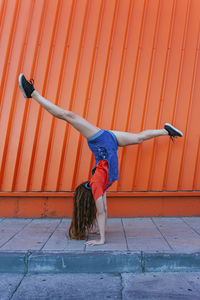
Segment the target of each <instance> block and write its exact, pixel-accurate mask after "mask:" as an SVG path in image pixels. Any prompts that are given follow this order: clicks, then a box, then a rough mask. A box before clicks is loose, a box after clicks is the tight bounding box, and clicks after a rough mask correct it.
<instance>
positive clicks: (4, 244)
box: [0, 219, 33, 249]
mask: <svg viewBox="0 0 200 300" xmlns="http://www.w3.org/2000/svg"><path fill="white" fill-rule="evenodd" d="M32 221H33V219H31V221H30V222H29V223H27V224H25V225H24V227H22V228H21V229H20V230H19V231H17V232H16V233H15V234H14V235H13V236H11V237H10V238H9V239H8V240H7V241H6V242H5V243H4V244H2V245H1V246H0V249H1V248H2V247H3V246H5V245H6V244H7V243H8V242H9V241H10V240H12V239H13V238H14V237H15V236H16V235H17V234H19V233H20V232H21V231H22V230H24V228H25V227H26V226H28V225H29V224H30V223H31V222H32Z"/></svg>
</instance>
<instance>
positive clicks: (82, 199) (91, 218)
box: [69, 182, 97, 240]
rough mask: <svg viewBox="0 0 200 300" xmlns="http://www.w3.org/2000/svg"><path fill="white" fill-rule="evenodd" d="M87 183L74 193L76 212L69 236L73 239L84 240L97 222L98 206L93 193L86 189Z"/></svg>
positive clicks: (74, 211) (82, 184)
mask: <svg viewBox="0 0 200 300" xmlns="http://www.w3.org/2000/svg"><path fill="white" fill-rule="evenodd" d="M85 184H86V182H83V183H81V184H80V185H79V186H78V187H77V188H76V190H75V193H74V198H73V200H74V210H73V216H72V221H71V225H70V228H69V236H70V238H71V239H76V240H84V239H86V237H87V235H88V231H89V229H90V228H92V226H93V225H94V222H95V220H96V212H97V210H96V204H95V201H94V197H93V195H92V191H91V190H89V189H87V188H86V187H85Z"/></svg>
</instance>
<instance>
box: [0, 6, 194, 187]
mask: <svg viewBox="0 0 200 300" xmlns="http://www.w3.org/2000/svg"><path fill="white" fill-rule="evenodd" d="M199 11H200V2H199V1H198V0H169V1H161V0H134V1H132V0H70V1H64V0H56V1H55V0H48V1H47V0H42V1H41V0H7V1H3V0H2V1H1V3H0V53H1V56H0V62H1V63H0V133H1V143H0V188H1V191H12V192H14V191H71V190H74V189H75V187H76V186H77V185H78V184H80V183H81V182H82V181H84V180H88V179H89V178H90V176H91V175H90V174H91V169H92V167H93V165H94V157H93V155H92V154H91V152H90V150H89V149H88V146H87V141H86V139H84V138H83V137H82V136H81V135H80V134H79V133H78V132H77V131H76V130H74V129H73V128H72V127H71V126H70V125H68V124H67V123H65V122H64V121H63V120H59V119H56V118H54V117H53V116H52V115H50V114H49V113H48V112H46V111H45V110H44V109H43V108H42V107H40V106H39V105H38V104H37V102H35V101H34V100H31V99H30V100H25V99H24V98H23V95H22V93H21V92H20V90H19V88H18V75H19V73H21V72H23V73H24V74H25V75H26V76H27V78H28V79H30V78H34V80H35V88H36V89H37V90H38V92H39V93H40V94H41V95H42V96H44V97H45V98H47V99H49V100H50V101H52V102H53V103H54V104H56V105H59V106H60V107H62V108H63V109H66V110H72V111H74V112H75V113H77V114H79V115H81V116H82V117H84V118H86V119H87V120H88V121H90V122H91V123H93V124H94V125H96V126H98V127H100V128H105V129H112V130H119V131H131V132H139V131H141V130H146V129H156V128H163V125H164V123H165V122H169V123H172V124H173V125H174V126H176V127H178V128H180V130H182V131H183V133H184V137H183V138H182V139H177V140H176V142H175V144H173V143H172V142H171V140H170V139H169V138H168V137H159V138H156V139H154V140H149V141H146V142H144V143H142V144H140V145H134V146H131V147H126V148H119V152H118V153H119V170H120V174H119V181H118V182H117V183H115V184H114V185H113V186H112V187H111V188H110V190H111V191H146V192H148V191H193V190H200V168H199V163H200V142H199V141H200V138H199V137H200V125H199V122H198V119H199V113H200V102H199V98H200V87H199V81H200V55H199V47H200V44H199V43H200V15H199Z"/></svg>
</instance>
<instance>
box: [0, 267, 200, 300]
mask: <svg viewBox="0 0 200 300" xmlns="http://www.w3.org/2000/svg"><path fill="white" fill-rule="evenodd" d="M7 299H13V300H40V299H42V300H44V299H45V300H47V299H48V300H57V299H63V300H67V299H70V300H73V299H77V300H81V299H87V300H90V299H91V300H95V299H99V300H103V299H123V300H128V299H134V300H137V299H142V300H146V299H148V300H150V299H162V300H166V299H170V300H176V299H181V300H185V299H187V300H190V299H191V300H197V299H198V300H199V299H200V273H197V272H196V273H146V274H135V273H134V274H133V273H122V274H109V273H102V274H56V275H52V274H51V275H49V274H42V275H41V274H40V275H29V274H27V275H26V276H23V275H20V274H0V300H7Z"/></svg>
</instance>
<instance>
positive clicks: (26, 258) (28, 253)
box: [9, 250, 33, 300]
mask: <svg viewBox="0 0 200 300" xmlns="http://www.w3.org/2000/svg"><path fill="white" fill-rule="evenodd" d="M32 253H33V251H31V250H28V251H27V252H26V254H25V256H24V265H25V271H24V275H23V277H22V279H21V280H20V281H19V283H18V285H17V286H16V288H15V289H14V291H13V293H12V295H11V297H10V299H9V300H11V299H12V298H13V296H14V295H15V293H16V292H17V290H18V288H19V287H20V285H21V284H22V281H23V280H24V278H25V277H26V275H27V274H28V260H29V256H30V255H31V254H32Z"/></svg>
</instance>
